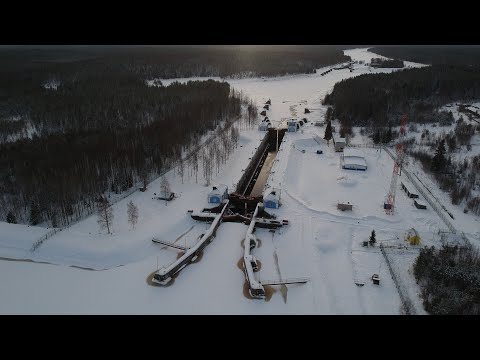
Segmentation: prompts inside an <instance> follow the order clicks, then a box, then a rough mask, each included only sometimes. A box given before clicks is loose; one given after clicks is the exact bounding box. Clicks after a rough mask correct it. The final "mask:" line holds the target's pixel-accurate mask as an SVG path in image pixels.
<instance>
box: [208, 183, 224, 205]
mask: <svg viewBox="0 0 480 360" xmlns="http://www.w3.org/2000/svg"><path fill="white" fill-rule="evenodd" d="M225 199H228V187H227V185H217V186H214V187H213V189H212V191H210V193H209V194H208V202H209V203H211V204H220V203H221V202H222V201H223V200H225Z"/></svg>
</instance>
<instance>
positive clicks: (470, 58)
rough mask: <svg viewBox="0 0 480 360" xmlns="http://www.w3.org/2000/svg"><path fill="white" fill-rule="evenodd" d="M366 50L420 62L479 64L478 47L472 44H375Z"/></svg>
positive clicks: (479, 50)
mask: <svg viewBox="0 0 480 360" xmlns="http://www.w3.org/2000/svg"><path fill="white" fill-rule="evenodd" d="M368 51H370V52H373V53H375V54H378V55H383V56H386V57H389V58H396V59H402V60H406V61H412V62H416V63H421V64H431V65H438V64H441V65H464V66H470V65H478V64H480V47H479V46H472V45H417V46H415V45H393V46H375V47H373V48H370V49H369V50H368Z"/></svg>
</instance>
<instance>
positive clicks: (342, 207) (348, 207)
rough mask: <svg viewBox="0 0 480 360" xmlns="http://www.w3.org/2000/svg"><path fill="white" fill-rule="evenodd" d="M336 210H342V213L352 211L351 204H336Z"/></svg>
mask: <svg viewBox="0 0 480 360" xmlns="http://www.w3.org/2000/svg"><path fill="white" fill-rule="evenodd" d="M337 209H338V210H342V211H345V210H352V209H353V204H350V202H346V203H338V204H337Z"/></svg>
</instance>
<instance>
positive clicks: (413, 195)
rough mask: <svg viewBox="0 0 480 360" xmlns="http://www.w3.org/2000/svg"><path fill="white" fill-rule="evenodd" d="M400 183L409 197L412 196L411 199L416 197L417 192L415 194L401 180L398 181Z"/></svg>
mask: <svg viewBox="0 0 480 360" xmlns="http://www.w3.org/2000/svg"><path fill="white" fill-rule="evenodd" d="M400 185H401V187H402V190H403V191H405V193H406V194H407V196H408V197H409V198H412V199H417V198H418V194H415V193H414V192H413V191H412V190H411V189H410V188H409V187H408V186H407V185H405V184H404V183H403V181H402V182H401V183H400Z"/></svg>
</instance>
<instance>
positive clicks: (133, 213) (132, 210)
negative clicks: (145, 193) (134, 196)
mask: <svg viewBox="0 0 480 360" xmlns="http://www.w3.org/2000/svg"><path fill="white" fill-rule="evenodd" d="M127 215H128V222H129V223H130V225H132V228H133V229H135V224H136V223H137V221H138V207H137V206H136V205H135V204H134V203H133V201H132V200H130V202H129V203H128V204H127Z"/></svg>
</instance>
